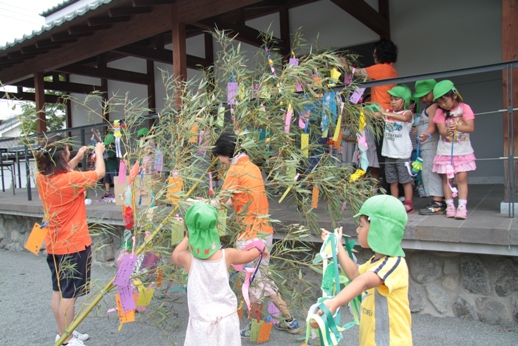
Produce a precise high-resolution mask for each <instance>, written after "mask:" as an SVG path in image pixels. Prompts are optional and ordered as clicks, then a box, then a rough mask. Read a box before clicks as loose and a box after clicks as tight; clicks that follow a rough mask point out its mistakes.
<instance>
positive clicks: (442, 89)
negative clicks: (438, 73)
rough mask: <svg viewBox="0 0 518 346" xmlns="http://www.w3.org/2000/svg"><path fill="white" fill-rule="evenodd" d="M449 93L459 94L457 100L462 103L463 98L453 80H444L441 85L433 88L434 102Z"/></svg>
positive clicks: (438, 84)
mask: <svg viewBox="0 0 518 346" xmlns="http://www.w3.org/2000/svg"><path fill="white" fill-rule="evenodd" d="M449 91H454V92H455V93H457V98H458V100H459V101H462V96H460V94H459V91H458V90H457V89H456V88H455V85H453V82H452V81H451V80H448V79H446V80H442V81H440V82H439V83H437V84H435V86H434V87H433V100H434V101H435V100H437V99H438V98H439V97H441V96H444V95H446V93H448V92H449Z"/></svg>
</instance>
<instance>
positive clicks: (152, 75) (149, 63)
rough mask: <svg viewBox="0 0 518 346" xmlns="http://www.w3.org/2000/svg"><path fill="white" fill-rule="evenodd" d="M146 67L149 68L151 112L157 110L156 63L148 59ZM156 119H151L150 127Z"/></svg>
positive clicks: (149, 104)
mask: <svg viewBox="0 0 518 346" xmlns="http://www.w3.org/2000/svg"><path fill="white" fill-rule="evenodd" d="M146 68H147V76H148V83H147V107H148V108H149V110H150V113H155V112H156V90H155V63H154V61H153V60H146ZM153 123H154V120H153V119H150V120H149V124H148V126H149V128H151V126H153Z"/></svg>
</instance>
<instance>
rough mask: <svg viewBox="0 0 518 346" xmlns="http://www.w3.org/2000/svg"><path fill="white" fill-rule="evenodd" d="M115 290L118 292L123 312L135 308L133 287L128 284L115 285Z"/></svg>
mask: <svg viewBox="0 0 518 346" xmlns="http://www.w3.org/2000/svg"><path fill="white" fill-rule="evenodd" d="M117 291H118V292H119V297H120V303H121V306H122V312H123V313H128V312H130V311H131V310H135V309H136V308H137V304H136V303H135V298H136V295H135V297H134V296H133V287H132V286H131V285H130V284H128V285H126V286H117Z"/></svg>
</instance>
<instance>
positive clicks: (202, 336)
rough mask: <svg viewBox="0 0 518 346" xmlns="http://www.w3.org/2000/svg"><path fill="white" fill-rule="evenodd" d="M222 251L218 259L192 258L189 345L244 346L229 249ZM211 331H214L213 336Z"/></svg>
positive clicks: (188, 284) (187, 335)
mask: <svg viewBox="0 0 518 346" xmlns="http://www.w3.org/2000/svg"><path fill="white" fill-rule="evenodd" d="M221 252H222V256H221V258H219V259H217V260H203V259H198V258H196V257H194V256H193V257H192V263H191V268H190V270H189V280H188V282H187V300H188V304H189V324H188V326H187V332H186V336H185V345H240V344H241V336H240V335H239V319H238V315H237V313H236V311H237V310H236V309H237V298H236V295H235V294H234V292H233V291H232V289H231V288H230V285H229V281H228V268H227V262H226V259H225V250H222V251H221ZM211 324H212V326H213V328H211ZM211 330H213V331H214V332H212V333H209V331H211ZM224 331H225V332H224Z"/></svg>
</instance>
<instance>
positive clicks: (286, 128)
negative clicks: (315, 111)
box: [284, 103, 293, 133]
mask: <svg viewBox="0 0 518 346" xmlns="http://www.w3.org/2000/svg"><path fill="white" fill-rule="evenodd" d="M292 116H293V108H292V107H291V103H290V104H288V112H287V113H286V119H285V125H284V132H286V133H290V126H291V117H292Z"/></svg>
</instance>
